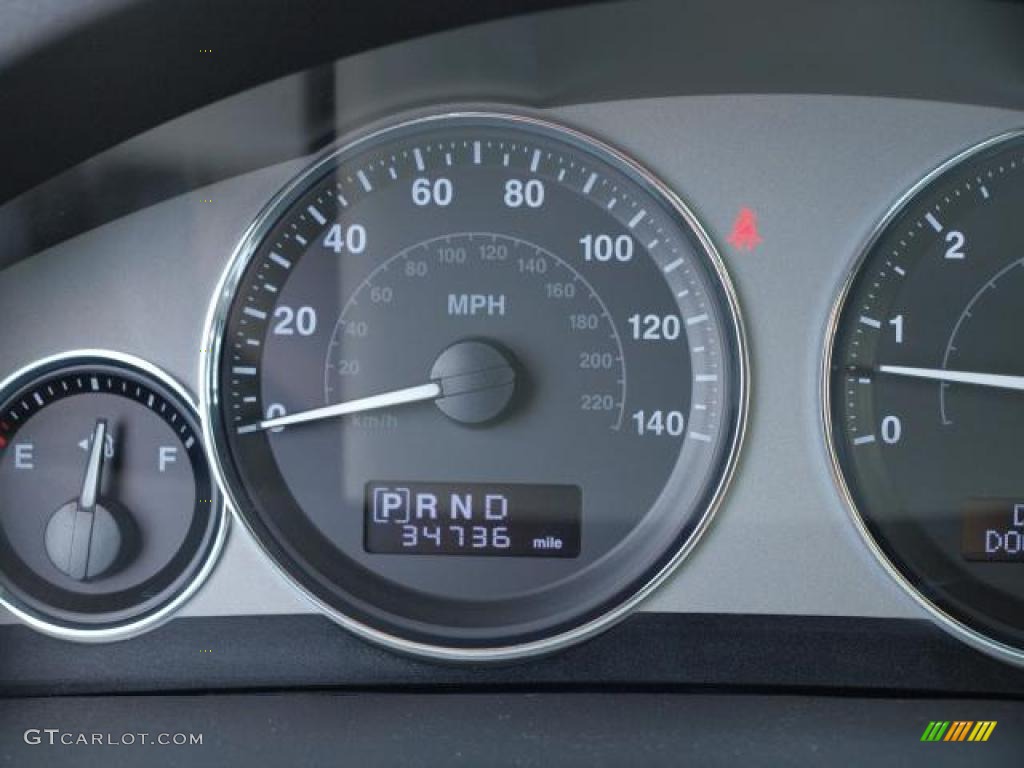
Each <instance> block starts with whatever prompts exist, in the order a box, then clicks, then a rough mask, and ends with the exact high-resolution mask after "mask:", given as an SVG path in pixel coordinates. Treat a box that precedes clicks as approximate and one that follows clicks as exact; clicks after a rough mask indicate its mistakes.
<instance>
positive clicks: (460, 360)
mask: <svg viewBox="0 0 1024 768" xmlns="http://www.w3.org/2000/svg"><path fill="white" fill-rule="evenodd" d="M430 378H431V380H432V381H434V382H436V383H437V384H438V385H439V386H440V387H441V395H440V397H438V398H437V400H435V401H434V402H435V405H437V407H438V408H440V409H441V412H442V413H443V414H444V415H445V416H447V417H448V418H450V419H452V420H453V421H457V422H460V423H463V424H483V423H485V422H490V421H494V420H495V419H497V418H498V417H499V416H500V415H501V414H502V413H504V412H505V410H506V409H507V408H508V406H509V403H511V402H512V397H513V395H514V394H515V391H516V369H515V366H514V365H513V362H512V355H511V353H510V352H506V351H503V350H501V349H500V348H499V347H498V346H497V345H495V344H494V343H492V342H487V341H478V340H469V341H458V342H456V343H454V344H452V345H451V346H450V347H448V348H447V349H446V350H444V352H442V353H441V354H440V355H438V358H437V360H436V361H435V362H434V366H433V367H432V368H431V369H430Z"/></svg>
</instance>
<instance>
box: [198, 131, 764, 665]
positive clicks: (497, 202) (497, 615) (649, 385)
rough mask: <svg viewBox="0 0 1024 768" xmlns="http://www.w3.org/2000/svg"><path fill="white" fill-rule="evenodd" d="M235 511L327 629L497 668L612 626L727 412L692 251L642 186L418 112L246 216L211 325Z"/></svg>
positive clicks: (726, 360) (664, 195) (713, 298)
mask: <svg viewBox="0 0 1024 768" xmlns="http://www.w3.org/2000/svg"><path fill="white" fill-rule="evenodd" d="M208 334H209V348H210V349H211V353H210V354H209V355H208V356H207V357H205V358H204V365H203V368H204V387H205V392H204V407H205V410H206V416H207V427H208V431H209V443H210V448H211V451H212V453H213V459H214V463H215V465H216V467H217V471H218V473H219V474H220V478H221V480H222V482H223V484H224V486H225V487H226V489H227V491H228V493H229V495H230V497H231V499H232V502H233V505H234V507H235V508H236V510H237V511H238V513H239V514H240V516H241V517H242V519H243V520H244V522H245V523H246V524H247V526H248V527H249V528H250V530H251V531H252V532H253V534H254V535H255V536H256V538H257V540H258V541H259V542H260V543H261V544H262V546H263V547H264V548H265V549H266V551H267V552H268V553H269V554H270V555H271V556H272V557H273V559H274V560H275V561H276V562H277V563H278V564H279V565H280V566H281V567H282V569H283V570H284V571H285V572H286V573H287V574H288V575H289V576H290V577H291V578H292V579H293V580H294V581H295V582H296V583H297V584H298V585H299V586H300V587H301V588H302V589H304V590H305V591H306V592H308V593H309V594H310V595H311V596H312V597H313V598H314V599H315V600H316V601H317V602H318V603H319V604H320V606H321V607H322V608H323V609H324V610H325V611H326V612H328V613H329V614H330V615H331V616H332V617H334V618H335V619H336V620H338V621H339V622H340V623H342V624H343V625H345V626H347V627H349V628H350V629H353V630H355V631H357V632H358V633H360V634H362V635H363V636H365V637H368V638H370V639H372V640H375V641H377V642H381V643H384V644H387V645H389V646H391V647H395V648H398V649H401V650H404V651H406V652H411V653H417V654H421V655H427V656H432V657H443V658H449V659H471V658H477V659H480V658H494V659H498V658H512V657H517V656H523V655H527V654H530V653H537V652H542V651H546V650H550V649H552V648H555V647H558V646H560V645H565V644H567V643H569V642H572V641H574V640H577V639H580V638H582V637H585V636H588V635H589V634H591V633H593V632H595V631H597V630H598V629H600V628H602V627H604V626H607V625H608V624H610V623H611V622H612V621H613V620H614V619H616V618H618V617H620V616H621V615H623V614H624V613H625V611H626V610H628V608H630V607H631V606H632V605H634V604H635V603H636V602H637V601H638V600H639V599H640V598H641V597H642V596H643V595H644V594H646V593H647V592H648V591H649V590H650V589H652V588H653V586H654V585H655V584H656V583H658V582H659V581H660V580H661V579H662V578H664V577H665V575H667V574H668V573H669V572H670V570H671V569H672V568H673V567H674V566H675V565H676V564H677V563H678V562H679V561H680V560H681V559H682V557H683V555H685V553H686V552H688V551H689V549H690V548H691V547H692V545H693V543H694V542H695V540H696V538H697V537H698V536H699V534H700V533H701V532H702V531H703V530H704V529H705V528H706V527H707V525H708V523H709V521H710V518H711V516H712V514H713V512H714V509H715V508H716V506H717V504H718V503H719V501H720V499H721V496H722V494H723V492H724V489H725V486H726V484H727V481H728V478H729V476H730V474H731V471H732V469H733V466H734V464H735V460H736V454H737V450H738V447H739V444H740V439H741V435H742V425H743V417H744V411H745V405H746V389H747V387H746V370H745V357H744V353H743V344H742V342H743V339H742V329H741V324H740V320H739V317H738V312H737V307H736V303H735V299H734V296H733V292H732V289H731V286H730V284H729V281H728V277H727V276H726V274H725V271H724V269H723V266H722V264H721V262H720V260H719V257H718V256H717V254H716V252H715V249H714V247H713V245H712V244H711V241H710V240H709V238H708V237H707V235H706V234H705V233H704V231H703V230H702V228H701V227H700V225H699V224H698V223H697V221H696V219H695V218H694V217H693V215H692V214H691V213H690V212H689V211H688V210H687V209H686V208H685V207H684V206H683V205H682V203H680V202H679V201H678V200H677V199H676V198H675V197H674V196H673V195H671V194H670V193H669V192H668V191H667V190H666V189H665V188H664V187H663V186H662V185H661V184H659V183H658V182H657V181H655V180H654V179H653V178H652V177H651V176H650V175H649V174H648V173H647V172H646V171H644V170H642V169H641V168H640V167H639V166H638V165H636V164H635V163H634V162H633V161H631V160H629V159H627V158H626V157H625V156H623V155H622V154H621V153H619V152H617V151H615V150H612V149H611V148H609V147H607V146H605V145H603V144H601V143H599V142H598V141H596V140H594V139H592V138H589V137H586V136H583V135H581V134H580V133H578V132H576V131H573V130H570V129H568V128H564V127H561V126H557V125H553V124H550V123H547V122H544V121H541V120H537V119H534V118H528V117H522V116H511V115H497V114H480V113H461V114H449V115H444V116H436V117H428V118H420V119H417V120H414V121H411V122H406V123H403V124H401V125H397V126H394V127H390V128H387V129H384V130H382V131H378V132H376V133H373V134H371V135H368V136H365V137H363V138H360V139H358V140H356V141H354V142H352V143H349V144H346V145H345V146H343V147H341V148H338V149H336V150H333V151H331V152H329V153H328V154H326V155H325V156H324V157H323V158H322V159H321V160H320V161H319V162H317V163H316V164H315V165H313V166H312V167H311V168H310V169H308V170H307V171H306V172H304V173H303V174H301V175H300V176H299V177H298V178H297V179H296V180H295V181H294V182H293V183H292V184H290V185H289V186H288V187H287V188H286V189H285V190H284V191H283V192H282V193H281V194H280V195H279V196H278V198H277V199H276V200H274V201H273V202H272V203H271V204H270V205H269V206H268V208H267V209H266V210H265V211H264V212H263V213H262V214H261V215H260V216H259V218H258V219H257V221H256V222H255V223H254V225H253V226H252V228H251V229H250V231H249V232H248V234H247V235H246V236H245V238H244V240H243V242H242V243H241V245H240V246H239V248H238V250H237V251H236V253H235V256H234V258H233V260H232V262H231V264H230V266H229V268H228V270H227V272H226V273H225V276H224V278H223V281H222V284H221V286H220V288H219V291H218V295H217V296H216V298H215V301H214V306H213V307H212V309H211V314H210V322H209V329H208Z"/></svg>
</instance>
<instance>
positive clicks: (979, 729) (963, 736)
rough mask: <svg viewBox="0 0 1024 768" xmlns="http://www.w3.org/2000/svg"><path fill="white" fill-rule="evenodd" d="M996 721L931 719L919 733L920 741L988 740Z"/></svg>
mask: <svg viewBox="0 0 1024 768" xmlns="http://www.w3.org/2000/svg"><path fill="white" fill-rule="evenodd" d="M996 723H997V721H996V720H978V721H974V720H954V721H952V722H950V721H949V720H932V721H931V722H930V723H928V727H927V728H925V729H924V733H922V734H921V741H988V737H989V736H991V735H992V731H994V730H995V729H996Z"/></svg>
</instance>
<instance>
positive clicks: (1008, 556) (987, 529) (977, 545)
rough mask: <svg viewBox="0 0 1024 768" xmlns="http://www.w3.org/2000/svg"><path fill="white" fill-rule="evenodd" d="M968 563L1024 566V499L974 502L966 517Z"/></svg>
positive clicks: (965, 533) (965, 535) (965, 555)
mask: <svg viewBox="0 0 1024 768" xmlns="http://www.w3.org/2000/svg"><path fill="white" fill-rule="evenodd" d="M961 551H962V552H963V556H964V558H965V559H967V560H981V561H988V562H1024V499H974V500H972V501H971V502H970V503H969V504H968V505H967V509H966V514H965V517H964V530H963V541H962V543H961Z"/></svg>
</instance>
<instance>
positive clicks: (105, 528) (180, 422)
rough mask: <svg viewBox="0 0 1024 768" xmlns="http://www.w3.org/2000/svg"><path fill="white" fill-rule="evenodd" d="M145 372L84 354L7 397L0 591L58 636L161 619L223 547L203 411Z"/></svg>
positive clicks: (20, 381) (1, 455) (43, 370)
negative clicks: (203, 438) (205, 449)
mask: <svg viewBox="0 0 1024 768" xmlns="http://www.w3.org/2000/svg"><path fill="white" fill-rule="evenodd" d="M142 366H143V364H141V363H135V362H132V361H129V360H127V359H124V358H121V357H116V358H114V357H111V356H107V355H102V354H91V353H84V354H72V355H67V356H62V357H60V358H54V359H51V360H48V361H44V362H43V363H40V364H39V365H36V366H33V367H32V368H31V369H29V370H27V371H26V372H23V373H21V374H17V375H16V376H15V377H14V378H13V379H12V380H10V381H9V382H8V383H7V385H6V386H5V387H4V390H3V393H2V394H0V564H2V565H0V597H2V598H3V599H4V601H5V602H7V603H8V604H9V605H10V606H11V607H12V608H13V609H14V610H16V611H19V612H21V613H22V614H23V615H26V616H28V617H29V618H30V619H33V620H35V623H37V625H38V626H40V628H43V629H49V630H51V631H53V632H54V633H56V634H64V635H66V636H70V637H75V636H79V637H84V636H86V635H87V634H88V635H89V636H90V637H91V638H92V639H104V638H108V639H115V638H117V637H121V636H124V634H125V633H126V632H129V631H136V630H138V629H141V628H143V627H144V626H146V625H147V623H148V624H152V623H155V622H156V621H157V620H158V619H159V618H161V617H162V615H165V614H166V613H168V612H169V610H170V608H171V607H172V606H173V605H174V604H175V603H176V602H178V601H180V600H181V599H182V596H183V595H184V594H185V593H186V592H187V591H189V590H190V588H192V587H193V586H194V583H195V581H196V578H197V576H198V574H199V573H200V571H201V570H202V569H203V567H204V565H206V563H207V562H208V560H209V559H210V558H211V557H212V555H213V553H214V550H215V548H216V545H217V544H218V543H219V533H220V527H221V525H222V513H221V509H220V504H219V500H218V497H217V494H216V493H215V491H214V485H213V481H212V478H211V475H210V472H209V469H208V465H207V463H206V458H205V455H204V452H203V448H202V445H201V441H200V434H199V427H198V423H197V420H196V416H195V414H194V412H193V410H192V407H191V406H190V405H189V404H188V403H187V402H186V401H185V399H184V397H183V395H182V394H181V393H180V392H179V391H178V390H177V388H176V387H175V386H174V385H173V384H172V383H171V382H170V381H169V380H166V379H165V378H164V377H163V376H162V375H158V374H157V372H156V371H154V370H152V369H151V368H150V367H148V366H146V367H142Z"/></svg>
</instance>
